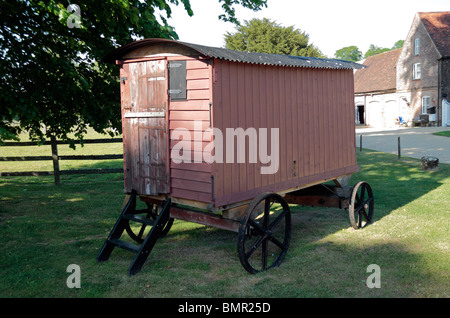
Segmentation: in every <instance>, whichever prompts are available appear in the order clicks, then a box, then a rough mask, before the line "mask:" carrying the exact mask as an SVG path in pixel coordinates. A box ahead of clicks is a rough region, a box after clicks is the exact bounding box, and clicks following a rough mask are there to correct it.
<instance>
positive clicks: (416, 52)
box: [414, 38, 420, 55]
mask: <svg viewBox="0 0 450 318" xmlns="http://www.w3.org/2000/svg"><path fill="white" fill-rule="evenodd" d="M419 48H420V39H419V38H417V39H415V40H414V54H415V55H419Z"/></svg>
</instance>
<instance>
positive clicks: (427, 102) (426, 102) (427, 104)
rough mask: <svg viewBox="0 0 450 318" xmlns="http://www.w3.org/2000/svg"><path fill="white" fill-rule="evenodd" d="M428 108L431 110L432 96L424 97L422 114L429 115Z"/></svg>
mask: <svg viewBox="0 0 450 318" xmlns="http://www.w3.org/2000/svg"><path fill="white" fill-rule="evenodd" d="M428 108H430V96H423V97H422V114H428Z"/></svg>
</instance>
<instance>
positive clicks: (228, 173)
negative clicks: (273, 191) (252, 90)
mask: <svg viewBox="0 0 450 318" xmlns="http://www.w3.org/2000/svg"><path fill="white" fill-rule="evenodd" d="M221 63H222V64H223V67H222V76H221V80H222V90H223V94H222V102H223V112H222V115H223V117H222V125H221V127H220V128H221V130H222V134H223V136H224V138H223V141H224V144H223V147H224V149H223V162H224V163H223V164H222V165H223V189H224V194H229V193H231V192H232V188H233V179H234V178H235V175H233V174H232V165H233V164H231V163H227V162H226V152H227V150H226V138H225V133H226V128H227V127H230V123H231V112H232V105H231V104H232V103H233V101H232V99H231V96H230V95H231V94H230V93H229V92H230V90H231V87H230V85H231V81H232V79H231V78H232V77H231V62H228V61H227V62H225V61H223V62H221Z"/></svg>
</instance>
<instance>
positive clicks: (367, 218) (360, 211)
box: [348, 181, 374, 230]
mask: <svg viewBox="0 0 450 318" xmlns="http://www.w3.org/2000/svg"><path fill="white" fill-rule="evenodd" d="M373 210H374V201H373V193H372V188H371V187H370V185H369V184H368V183H367V182H365V181H361V182H359V183H357V184H356V185H355V186H354V187H353V191H352V196H351V198H350V206H349V209H348V212H349V217H350V224H351V225H352V227H353V228H354V229H355V230H358V229H360V228H363V227H365V226H367V225H368V224H370V223H372V218H373Z"/></svg>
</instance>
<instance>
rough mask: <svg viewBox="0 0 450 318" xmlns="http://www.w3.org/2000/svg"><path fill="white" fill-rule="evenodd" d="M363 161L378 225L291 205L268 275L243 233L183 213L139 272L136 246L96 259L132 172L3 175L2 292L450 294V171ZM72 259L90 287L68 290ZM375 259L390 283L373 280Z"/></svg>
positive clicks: (414, 163)
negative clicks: (278, 259)
mask: <svg viewBox="0 0 450 318" xmlns="http://www.w3.org/2000/svg"><path fill="white" fill-rule="evenodd" d="M118 145H119V147H121V145H120V144H118ZM116 146H117V144H115V145H114V146H111V147H116ZM89 147H90V146H89ZM105 147H106V146H105ZM5 148H7V147H5ZM77 149H78V148H77ZM3 150H4V148H1V151H2V152H3ZM96 150H97V151H99V152H100V153H117V152H116V150H117V149H116V150H114V151H112V149H110V148H108V149H98V148H97V149H96ZM110 150H111V151H112V152H107V151H110ZM39 151H40V150H39ZM63 151H65V150H62V149H61V152H63ZM78 151H80V152H82V151H91V150H88V148H87V145H86V146H85V148H80V149H79V150H77V154H78ZM92 152H95V151H94V149H93V150H92ZM95 153H98V152H95ZM119 153H120V150H119ZM45 154H47V152H46V151H45ZM8 155H9V154H8ZM11 155H12V154H11ZM358 163H359V165H360V166H361V171H360V172H358V173H356V174H354V175H353V176H352V180H351V183H352V184H354V183H356V182H357V181H361V180H365V181H367V182H369V183H370V185H371V186H372V189H373V191H374V196H375V215H374V223H373V224H371V225H369V226H368V227H366V228H365V229H362V230H358V231H355V230H353V229H352V228H351V227H350V224H349V221H348V213H347V211H346V210H339V209H331V208H330V209H321V208H306V207H299V206H291V209H292V212H293V216H292V222H293V225H292V239H291V245H290V248H289V250H288V253H287V256H286V258H285V259H284V261H283V263H282V264H281V266H280V267H279V268H275V269H272V270H269V271H267V272H263V273H260V274H257V275H250V274H248V273H247V272H246V271H245V270H244V269H243V268H242V266H241V264H240V262H239V258H238V254H237V247H236V245H237V234H235V233H232V232H227V231H223V230H218V229H215V228H211V227H206V226H202V225H197V224H194V223H187V222H183V221H179V220H176V221H175V223H174V225H173V227H172V229H171V231H170V232H169V234H168V235H167V237H165V238H164V239H161V240H159V241H158V242H157V243H156V245H155V248H154V249H153V251H152V253H151V254H150V256H149V258H148V260H147V262H146V263H145V265H144V267H143V268H142V270H141V272H140V273H139V274H137V275H135V276H133V277H128V276H127V269H128V266H129V264H130V262H131V261H132V258H133V255H132V254H131V253H129V252H127V251H124V250H120V249H116V250H114V252H113V253H112V255H111V257H110V259H109V261H107V262H104V263H100V264H97V263H96V256H97V253H98V252H99V250H100V248H101V247H102V245H103V242H104V240H105V238H106V237H107V235H108V233H109V231H110V230H111V228H112V226H113V225H114V223H115V221H116V219H117V217H118V215H119V213H120V210H121V207H122V203H123V199H124V194H123V175H122V174H104V175H103V174H102V175H64V176H62V177H61V183H62V185H61V186H59V187H56V186H54V185H53V177H51V176H49V177H3V178H0V276H1V280H0V297H449V296H450V294H449V291H450V283H449V277H448V274H449V273H450V256H449V255H450V253H449V247H450V246H449V233H450V232H449V220H450V209H449V206H450V166H449V165H445V164H440V169H439V170H438V171H433V172H426V171H422V170H421V163H420V160H416V159H408V158H405V157H403V158H402V159H401V160H397V156H395V155H390V154H385V153H380V152H374V151H369V150H363V151H362V152H359V151H358ZM1 164H2V169H4V167H5V165H6V164H8V165H9V164H10V163H1ZM73 164H74V165H88V164H87V163H86V162H79V163H73ZM95 164H96V165H97V166H99V167H101V166H102V165H104V167H110V164H111V163H110V162H101V163H100V162H99V163H95ZM22 165H23V163H22ZM119 165H120V160H119ZM16 168H18V167H14V169H16ZM77 168H78V167H77ZM42 169H43V170H45V169H47V168H42ZM22 170H29V168H28V167H22ZM70 264H77V265H79V266H80V268H81V288H79V289H76V288H74V289H70V288H68V287H67V286H66V279H67V277H68V276H69V274H70V273H67V272H66V269H67V266H68V265H70ZM370 264H377V265H379V266H380V270H381V288H373V289H370V288H368V287H367V286H366V283H365V281H366V279H367V278H368V276H369V275H370V273H367V271H366V270H367V267H368V266H369V265H370Z"/></svg>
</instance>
